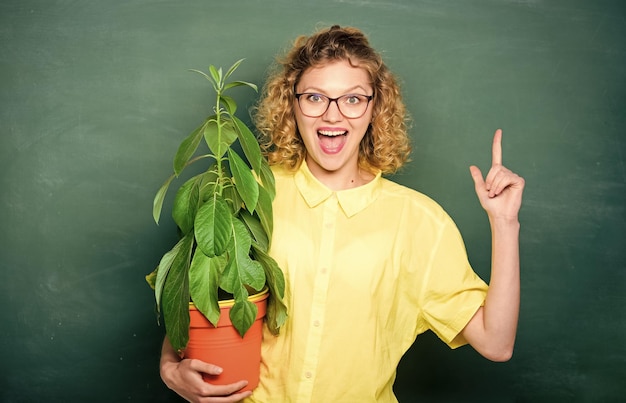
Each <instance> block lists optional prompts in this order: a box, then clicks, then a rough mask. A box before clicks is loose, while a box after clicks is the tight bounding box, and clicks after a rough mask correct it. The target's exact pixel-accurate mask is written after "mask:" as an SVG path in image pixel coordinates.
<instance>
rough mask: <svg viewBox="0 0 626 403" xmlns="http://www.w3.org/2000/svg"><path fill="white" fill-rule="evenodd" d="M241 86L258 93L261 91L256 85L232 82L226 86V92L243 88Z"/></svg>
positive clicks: (245, 82)
mask: <svg viewBox="0 0 626 403" xmlns="http://www.w3.org/2000/svg"><path fill="white" fill-rule="evenodd" d="M241 86H247V87H250V88H252V89H253V90H255V91H257V92H258V90H259V89H258V87H257V86H256V84H253V83H249V82H247V81H232V82H230V83H228V84H226V85H225V86H224V91H226V90H228V89H230V88H235V87H241Z"/></svg>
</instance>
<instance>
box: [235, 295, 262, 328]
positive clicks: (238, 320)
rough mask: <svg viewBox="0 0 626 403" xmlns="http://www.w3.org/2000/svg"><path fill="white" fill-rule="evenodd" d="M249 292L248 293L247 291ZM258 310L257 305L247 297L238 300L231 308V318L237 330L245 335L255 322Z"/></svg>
mask: <svg viewBox="0 0 626 403" xmlns="http://www.w3.org/2000/svg"><path fill="white" fill-rule="evenodd" d="M246 294H247V293H246ZM257 312H258V308H257V306H256V305H255V304H254V303H252V302H250V301H248V299H247V297H246V299H242V300H236V301H235V304H234V305H233V307H232V308H231V309H230V315H229V316H230V320H231V322H232V323H233V326H234V327H235V329H237V332H239V334H240V335H241V337H243V336H244V335H245V334H246V332H247V331H248V329H250V327H251V326H252V324H253V323H254V320H255V319H256V315H257Z"/></svg>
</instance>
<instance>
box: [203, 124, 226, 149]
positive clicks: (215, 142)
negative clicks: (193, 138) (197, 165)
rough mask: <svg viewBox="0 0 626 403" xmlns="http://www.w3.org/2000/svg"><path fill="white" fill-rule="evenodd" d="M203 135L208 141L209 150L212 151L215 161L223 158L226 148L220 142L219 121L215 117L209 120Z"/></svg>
mask: <svg viewBox="0 0 626 403" xmlns="http://www.w3.org/2000/svg"><path fill="white" fill-rule="evenodd" d="M202 134H203V136H204V140H205V141H206V144H207V146H209V150H211V152H212V153H213V156H214V157H215V159H218V158H222V156H223V155H224V153H225V152H226V147H223V146H222V145H221V144H220V142H219V131H218V126H217V121H216V120H215V115H214V116H211V117H210V118H209V119H208V120H207V122H206V124H205V125H204V129H203V131H202Z"/></svg>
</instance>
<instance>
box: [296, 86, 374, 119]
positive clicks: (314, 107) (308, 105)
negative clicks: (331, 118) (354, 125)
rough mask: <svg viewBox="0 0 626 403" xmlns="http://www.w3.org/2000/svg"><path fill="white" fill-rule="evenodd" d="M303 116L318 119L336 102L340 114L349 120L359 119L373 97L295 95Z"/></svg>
mask: <svg viewBox="0 0 626 403" xmlns="http://www.w3.org/2000/svg"><path fill="white" fill-rule="evenodd" d="M295 96H296V99H297V100H298V105H300V110H301V111H302V114H303V115H305V116H308V117H310V118H318V117H320V116H322V115H323V114H325V113H326V111H327V110H328V108H329V107H330V103H331V102H334V103H336V104H337V108H339V112H341V114H342V115H343V116H345V117H346V118H348V119H357V118H360V117H361V116H363V115H364V114H365V111H367V107H368V106H369V104H370V101H371V100H372V99H373V98H374V96H373V95H358V94H347V95H342V96H340V97H338V98H329V97H327V96H326V95H322V94H315V93H312V92H303V93H300V94H295Z"/></svg>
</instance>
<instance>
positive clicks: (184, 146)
mask: <svg viewBox="0 0 626 403" xmlns="http://www.w3.org/2000/svg"><path fill="white" fill-rule="evenodd" d="M206 124H207V122H204V123H203V124H201V125H200V126H199V127H198V128H197V129H196V130H194V131H193V132H191V133H190V134H189V135H188V136H187V137H186V138H185V139H184V140H183V142H182V143H180V146H179V147H178V151H177V152H176V155H175V156H174V173H175V174H176V176H178V175H180V173H181V172H182V171H183V169H185V166H186V165H187V162H188V161H189V159H190V158H191V156H192V155H193V154H194V153H195V152H196V150H197V149H198V144H200V140H201V139H202V133H203V132H204V127H205V126H206Z"/></svg>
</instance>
